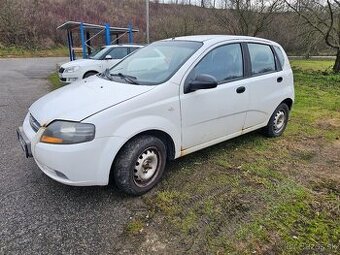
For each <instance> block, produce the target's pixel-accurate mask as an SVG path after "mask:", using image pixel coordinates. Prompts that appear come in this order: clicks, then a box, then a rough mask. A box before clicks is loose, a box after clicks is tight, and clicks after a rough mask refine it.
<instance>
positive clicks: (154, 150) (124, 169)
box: [113, 135, 167, 195]
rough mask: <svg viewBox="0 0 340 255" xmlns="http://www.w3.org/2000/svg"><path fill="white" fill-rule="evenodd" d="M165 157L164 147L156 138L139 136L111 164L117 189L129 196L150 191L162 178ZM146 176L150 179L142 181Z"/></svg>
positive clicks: (125, 146)
mask: <svg viewBox="0 0 340 255" xmlns="http://www.w3.org/2000/svg"><path fill="white" fill-rule="evenodd" d="M166 155H167V153H166V146H165V145H164V143H163V142H162V141H161V140H160V139H158V138H157V137H154V136H150V135H141V136H138V137H136V138H134V139H132V140H131V141H129V142H128V143H127V144H125V145H124V146H123V148H122V149H121V150H120V152H119V153H118V155H117V157H116V159H115V161H114V164H113V171H114V172H113V173H114V180H115V183H116V185H117V187H118V189H120V190H121V191H123V192H125V193H127V194H130V195H142V194H144V193H146V192H147V191H149V190H150V189H152V188H153V187H154V186H155V185H156V184H157V183H158V182H159V181H160V179H161V178H162V175H163V173H164V168H165V163H166ZM156 158H157V159H156ZM145 163H146V164H145ZM150 166H151V167H150ZM152 166H154V167H152ZM149 170H150V172H148V171H149ZM153 172H154V173H153ZM152 173H153V174H152ZM148 174H149V175H150V176H151V177H149V179H148V180H143V179H146V177H147V176H148ZM151 174H152V175H151Z"/></svg>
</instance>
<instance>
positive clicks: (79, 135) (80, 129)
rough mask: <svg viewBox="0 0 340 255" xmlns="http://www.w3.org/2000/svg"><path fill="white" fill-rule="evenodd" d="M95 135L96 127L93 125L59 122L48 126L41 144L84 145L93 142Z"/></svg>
mask: <svg viewBox="0 0 340 255" xmlns="http://www.w3.org/2000/svg"><path fill="white" fill-rule="evenodd" d="M94 135H95V126H94V125H93V124H90V123H80V122H71V121H61V120H57V121H54V122H52V123H51V124H50V125H48V126H47V128H46V129H45V131H44V133H43V134H42V136H41V138H40V142H43V143H52V144H75V143H84V142H89V141H92V140H93V139H94Z"/></svg>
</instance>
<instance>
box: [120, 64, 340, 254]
mask: <svg viewBox="0 0 340 255" xmlns="http://www.w3.org/2000/svg"><path fill="white" fill-rule="evenodd" d="M331 64H332V62H331V61H306V60H296V61H292V66H293V67H294V70H295V80H296V103H295V105H294V107H293V111H292V113H291V117H290V122H289V126H288V128H287V130H286V132H285V134H284V135H283V136H282V137H280V138H276V139H268V138H265V137H264V136H262V135H261V133H260V132H254V133H251V134H247V135H245V136H242V137H239V138H236V139H233V140H230V141H227V142H224V143H221V144H219V145H216V146H213V147H211V148H208V149H205V150H202V151H199V152H196V153H193V154H191V155H188V156H186V157H183V158H181V159H179V160H176V161H174V162H171V163H170V165H169V167H168V171H167V173H166V176H165V177H164V179H163V181H162V183H161V184H160V185H158V186H157V188H156V189H154V190H153V191H151V192H150V193H148V194H146V195H144V196H143V197H142V201H143V202H144V205H146V206H143V207H142V208H140V204H138V206H136V208H135V210H136V213H135V217H133V218H132V219H131V221H130V223H129V224H128V225H127V226H126V235H127V238H126V242H127V245H130V246H131V243H134V244H138V245H136V247H135V248H136V251H138V250H140V249H144V251H146V252H147V253H148V252H150V253H153V252H155V254H157V253H158V254H183V253H186V254H339V253H338V252H339V250H340V243H339V238H340V221H339V219H340V212H339V209H340V200H339V195H340V194H339V192H340V141H339V139H340V75H334V74H330V73H329V71H328V70H329V67H330V66H331ZM147 244H148V245H147ZM150 244H152V245H151V246H150ZM148 247H149V248H148ZM150 247H151V248H150Z"/></svg>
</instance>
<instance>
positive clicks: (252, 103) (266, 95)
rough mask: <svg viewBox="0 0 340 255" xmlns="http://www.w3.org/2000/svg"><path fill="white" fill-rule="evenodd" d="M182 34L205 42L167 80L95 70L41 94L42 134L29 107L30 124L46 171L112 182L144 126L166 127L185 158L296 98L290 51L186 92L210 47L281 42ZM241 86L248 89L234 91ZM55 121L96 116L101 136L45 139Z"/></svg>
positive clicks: (37, 111)
mask: <svg viewBox="0 0 340 255" xmlns="http://www.w3.org/2000/svg"><path fill="white" fill-rule="evenodd" d="M176 40H187V41H199V42H203V43H204V45H203V46H202V47H201V48H200V49H198V50H197V51H196V52H195V53H194V54H193V55H192V56H191V57H190V58H189V59H188V60H187V61H186V62H185V63H184V64H183V65H182V67H181V68H180V69H179V70H177V72H176V73H175V74H174V75H173V76H172V77H171V78H170V79H169V80H168V81H166V82H164V83H162V84H159V85H156V86H151V85H150V86H147V85H134V84H126V83H119V82H113V81H108V80H105V79H103V78H100V77H90V78H88V79H86V80H83V81H79V82H75V83H73V84H71V85H69V86H65V87H63V88H61V89H58V90H56V91H53V92H51V93H49V94H47V95H46V96H44V97H42V98H40V99H39V100H38V101H36V102H35V103H34V104H33V105H32V106H31V107H30V108H29V114H32V116H34V118H35V119H36V120H37V121H38V122H39V123H40V124H41V125H42V127H41V128H40V130H39V131H38V132H37V133H35V132H34V131H33V130H32V128H31V126H30V123H29V114H28V115H27V116H26V118H25V120H24V123H23V130H24V133H25V134H26V136H27V137H28V139H29V140H30V141H31V147H32V154H33V157H34V159H35V161H36V162H37V164H38V166H39V167H40V168H41V169H42V171H44V172H45V173H46V174H47V175H48V176H50V177H51V178H53V179H55V180H57V181H59V182H61V183H65V184H68V185H77V186H85V185H86V186H87V185H106V184H108V180H109V175H110V170H111V165H112V163H113V161H114V159H115V157H116V155H117V153H118V152H119V150H120V149H121V148H122V146H123V145H124V144H125V143H126V142H128V141H129V140H130V139H131V138H132V137H134V136H136V135H138V134H140V133H142V132H146V131H150V130H157V131H162V132H164V133H166V134H167V135H168V136H169V137H170V138H171V139H172V141H173V143H174V147H175V148H174V149H175V155H174V158H178V157H180V156H183V155H186V154H188V153H191V152H194V151H197V150H199V149H203V148H206V147H208V146H210V145H213V144H216V143H219V142H222V141H225V140H228V139H230V138H233V137H236V136H238V135H241V134H244V133H247V132H250V131H252V130H255V129H258V128H261V127H264V126H266V125H267V122H268V120H269V118H270V116H271V114H272V113H273V111H274V110H275V108H276V107H277V106H278V105H279V104H280V103H281V102H282V101H283V100H285V99H290V100H292V101H293V100H294V87H293V75H292V71H291V68H290V66H289V61H288V58H287V56H286V55H285V64H284V66H283V71H278V72H274V73H270V74H265V75H260V76H256V77H249V78H243V79H240V80H235V81H231V82H227V83H224V84H220V85H218V86H217V87H216V88H214V89H206V90H203V89H202V90H197V91H194V92H191V93H187V94H185V93H184V83H185V80H186V78H187V76H188V74H189V73H190V71H191V69H192V68H193V67H194V66H195V65H196V64H197V63H198V62H199V61H200V60H201V59H202V58H203V57H204V56H205V55H206V54H207V52H209V51H210V50H211V49H213V48H215V47H217V46H219V45H223V44H228V43H235V42H261V43H266V44H269V45H276V46H278V47H280V46H279V45H278V44H276V43H274V42H271V41H268V40H264V39H257V38H250V37H239V36H192V37H190V36H189V37H183V38H176ZM280 48H281V47H280ZM281 49H282V48H281ZM79 62H80V63H81V61H79ZM279 76H282V77H283V82H282V83H277V82H276V80H277V78H278V77H279ZM240 86H244V87H245V88H246V91H245V92H244V93H242V94H237V93H235V90H236V88H238V87H240ZM54 120H70V121H81V122H84V123H92V124H94V125H95V130H96V132H95V138H94V140H92V141H90V142H85V143H80V144H72V145H55V144H46V143H42V142H40V137H41V135H42V133H43V131H44V129H45V128H46V126H48V124H49V123H51V122H52V121H54ZM60 173H62V174H63V175H65V176H66V177H67V178H64V177H63V176H62V175H60Z"/></svg>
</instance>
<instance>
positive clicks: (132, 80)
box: [110, 73, 139, 84]
mask: <svg viewBox="0 0 340 255" xmlns="http://www.w3.org/2000/svg"><path fill="white" fill-rule="evenodd" d="M110 75H111V76H117V77H119V78H122V79H124V80H125V81H127V82H128V83H132V84H139V83H138V82H137V77H135V76H131V75H127V74H122V73H114V74H110Z"/></svg>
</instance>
